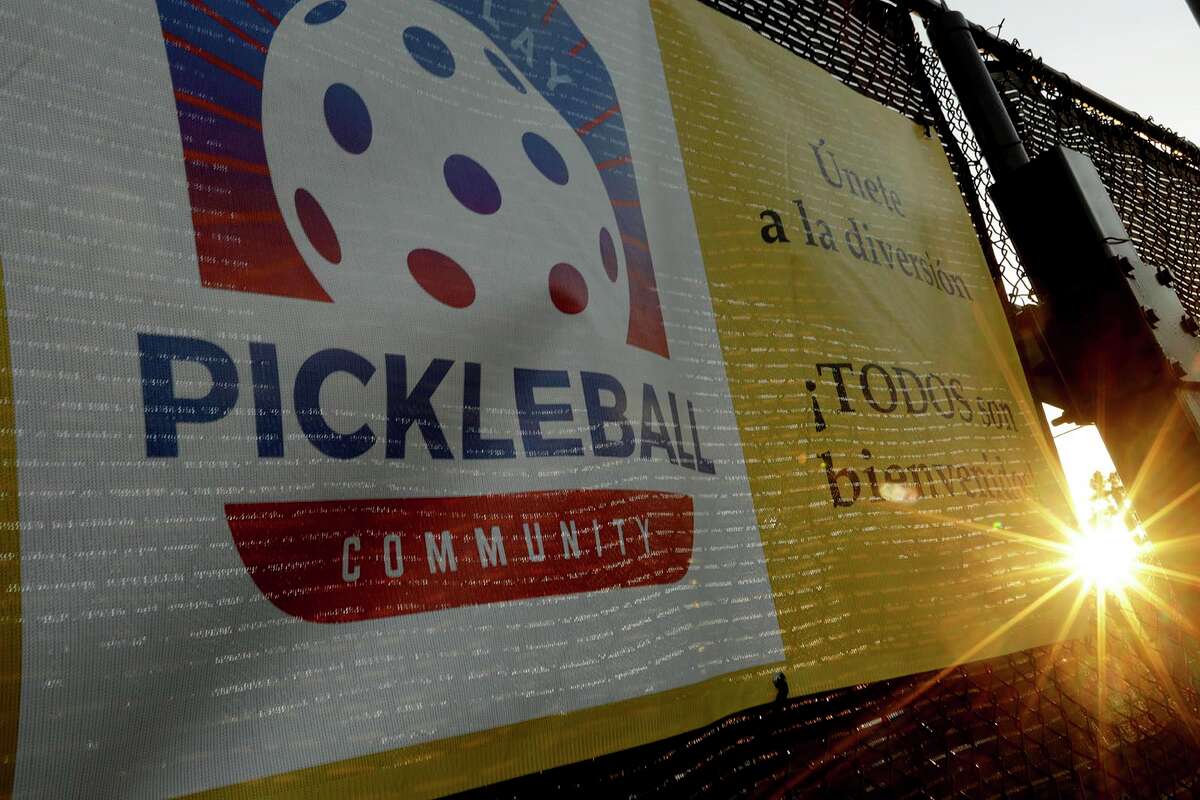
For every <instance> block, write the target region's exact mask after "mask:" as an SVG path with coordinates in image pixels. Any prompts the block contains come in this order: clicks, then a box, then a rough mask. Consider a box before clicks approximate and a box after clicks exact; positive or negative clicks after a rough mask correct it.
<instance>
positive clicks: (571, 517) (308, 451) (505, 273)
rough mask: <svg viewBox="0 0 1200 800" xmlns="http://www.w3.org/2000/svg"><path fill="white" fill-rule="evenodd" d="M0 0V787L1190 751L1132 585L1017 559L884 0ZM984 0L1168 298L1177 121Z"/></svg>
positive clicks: (159, 792)
mask: <svg viewBox="0 0 1200 800" xmlns="http://www.w3.org/2000/svg"><path fill="white" fill-rule="evenodd" d="M0 22H2V24H0V266H2V270H3V294H2V295H0V309H2V312H3V325H2V326H0V452H2V454H3V455H2V457H0V499H2V500H3V502H0V522H2V524H0V531H2V532H0V541H2V542H3V547H0V553H2V555H3V557H2V558H0V574H2V576H3V578H4V581H5V584H6V586H7V587H8V590H7V591H6V592H5V593H4V595H3V598H4V599H3V600H0V603H2V613H0V626H2V627H0V630H2V631H3V633H2V634H0V636H2V638H3V641H2V642H0V649H2V651H3V656H2V657H0V759H2V760H0V794H8V793H10V792H11V793H12V794H13V795H14V796H20V797H43V796H46V797H49V796H83V795H87V796H112V797H160V796H196V797H207V798H243V797H245V798H249V797H256V798H257V797H271V796H275V797H313V798H320V797H332V796H339V797H340V796H347V797H356V796H364V797H367V796H370V797H390V796H403V797H414V798H419V797H433V796H442V795H447V794H452V793H455V792H458V793H463V794H464V796H478V797H492V796H505V797H541V796H545V795H547V794H555V795H557V794H562V793H566V792H571V793H575V794H583V795H600V796H629V797H641V796H652V795H653V796H719V797H723V796H780V797H782V796H804V795H809V794H818V795H827V796H837V797H848V796H866V795H871V796H875V797H880V796H888V797H890V796H897V797H906V796H908V797H918V796H919V797H926V796H935V797H949V796H970V797H976V796H986V797H999V796H1047V797H1057V796H1075V795H1079V794H1087V795H1105V796H1146V795H1151V796H1179V795H1184V794H1187V793H1188V792H1190V791H1192V789H1193V787H1194V784H1195V783H1196V782H1197V781H1198V780H1200V779H1198V777H1197V776H1198V775H1200V767H1198V766H1197V763H1198V759H1197V758H1196V756H1197V755H1200V738H1198V737H1200V729H1197V727H1196V725H1195V715H1196V712H1197V711H1198V710H1200V699H1198V695H1197V688H1198V687H1200V684H1198V681H1200V669H1198V667H1200V661H1198V660H1197V658H1198V655H1200V654H1198V652H1197V650H1196V647H1195V642H1196V639H1195V638H1194V636H1193V634H1194V629H1192V628H1191V624H1190V622H1189V621H1188V620H1184V619H1180V618H1178V616H1177V615H1172V613H1171V612H1170V608H1171V605H1170V603H1169V601H1170V599H1171V596H1172V592H1175V591H1178V589H1177V588H1176V587H1175V586H1173V585H1168V584H1165V583H1162V582H1158V581H1149V580H1147V586H1146V595H1144V596H1149V597H1154V598H1155V599H1158V600H1161V599H1165V600H1166V601H1168V602H1167V603H1166V605H1162V604H1161V603H1159V604H1154V603H1148V602H1145V600H1144V599H1143V597H1144V596H1143V595H1139V596H1138V597H1134V598H1132V599H1131V598H1125V597H1123V599H1122V601H1121V602H1120V603H1117V602H1116V601H1113V600H1110V601H1105V600H1104V599H1103V595H1102V594H1101V595H1100V596H1099V599H1098V598H1097V596H1096V595H1095V594H1094V593H1092V592H1090V591H1088V587H1087V586H1086V585H1084V584H1083V583H1081V581H1080V580H1079V579H1078V576H1077V574H1075V573H1074V572H1073V567H1072V566H1071V565H1070V563H1069V562H1067V561H1066V560H1064V559H1063V557H1062V555H1063V551H1064V550H1065V547H1064V542H1065V537H1068V536H1069V535H1070V532H1069V530H1068V526H1069V524H1070V521H1071V512H1070V510H1069V505H1068V501H1067V496H1066V492H1065V489H1064V481H1063V478H1062V474H1061V469H1060V467H1059V465H1058V463H1057V461H1056V458H1055V456H1054V455H1053V446H1052V443H1051V442H1050V441H1049V439H1048V437H1047V435H1046V431H1045V425H1044V423H1043V422H1042V417H1041V412H1040V410H1039V406H1038V404H1037V402H1036V401H1035V399H1034V397H1033V396H1032V395H1031V393H1030V391H1029V388H1028V386H1027V384H1026V381H1025V378H1024V375H1023V373H1022V368H1021V363H1020V360H1019V357H1018V353H1017V350H1016V347H1015V346H1014V341H1013V338H1012V334H1011V331H1010V329H1009V322H1010V315H1011V312H1012V310H1013V307H1014V306H1018V305H1021V304H1024V303H1027V302H1032V301H1034V300H1036V298H1033V297H1031V296H1030V291H1029V288H1028V286H1029V284H1028V281H1027V280H1026V279H1025V278H1024V276H1023V274H1022V271H1021V265H1020V263H1019V261H1018V260H1017V258H1016V256H1015V254H1014V253H1013V251H1012V248H1011V247H1010V246H1009V244H1008V241H1007V237H1006V235H1005V233H1004V231H1003V229H1002V226H1000V225H999V223H998V221H997V219H996V217H995V212H994V209H993V208H992V206H991V204H990V203H989V202H988V201H987V200H986V188H987V185H988V182H989V176H988V174H987V170H986V167H985V166H984V165H983V164H982V162H981V159H980V158H979V155H978V149H977V148H976V147H975V146H974V143H973V139H972V138H971V137H970V135H969V131H967V128H966V125H965V123H964V121H963V118H962V115H961V113H960V112H959V111H958V109H957V106H956V104H955V102H954V98H953V97H952V95H951V93H950V91H949V89H948V84H947V81H946V79H945V76H944V73H943V72H942V71H941V68H940V66H939V64H938V61H937V59H936V57H934V55H933V54H932V53H931V52H930V51H929V50H928V49H927V48H925V47H924V46H923V45H922V44H921V40H920V38H919V36H918V33H917V30H916V29H915V27H914V22H913V17H912V16H911V15H910V13H909V11H908V10H906V9H904V8H900V7H897V6H895V5H892V4H891V3H889V2H883V0H745V1H744V2H733V1H732V0H713V1H712V2H707V1H706V2H698V1H697V0H415V1H414V2H407V3H403V4H397V3H394V2H391V0H133V1H132V2H130V1H129V0H103V1H102V2H97V3H87V4H56V3H50V2H44V0H13V1H12V2H9V3H6V4H5V7H4V8H2V9H0ZM989 46H990V47H991V50H994V51H995V52H991V50H989V52H988V56H989V58H991V59H992V63H993V65H994V71H995V75H996V78H997V81H998V82H999V85H1000V86H1001V89H1002V91H1003V93H1004V97H1005V99H1006V102H1007V103H1008V104H1009V106H1010V108H1011V111H1012V114H1013V116H1014V118H1015V119H1016V120H1017V124H1018V127H1019V128H1020V129H1021V131H1022V135H1023V136H1024V137H1026V139H1027V140H1028V142H1029V145H1030V148H1031V150H1032V151H1034V152H1038V151H1041V150H1044V149H1046V148H1048V147H1050V146H1052V145H1054V144H1067V145H1069V146H1072V147H1075V148H1077V149H1080V150H1082V151H1084V152H1086V153H1088V154H1089V155H1091V156H1092V158H1093V159H1094V160H1095V161H1096V163H1097V165H1098V166H1099V168H1100V172H1101V175H1102V176H1103V178H1104V180H1105V181H1106V182H1109V184H1110V187H1111V190H1112V192H1113V195H1114V199H1115V200H1116V203H1117V206H1118V208H1119V210H1120V212H1121V213H1122V215H1123V216H1125V218H1126V220H1125V221H1126V223H1127V225H1128V227H1129V230H1130V232H1131V235H1132V236H1133V237H1134V238H1135V239H1136V242H1137V245H1138V247H1139V250H1140V252H1142V253H1143V255H1144V256H1145V258H1146V260H1147V261H1148V262H1151V263H1153V264H1155V265H1163V266H1167V267H1169V268H1170V269H1171V270H1172V272H1173V273H1174V274H1175V275H1176V276H1177V278H1178V286H1179V291H1180V294H1181V297H1182V298H1183V300H1184V304H1185V305H1186V306H1187V307H1188V308H1189V309H1193V310H1200V309H1197V305H1198V304H1200V273H1197V272H1196V270H1197V268H1200V263H1197V262H1196V249H1197V248H1196V246H1197V244H1198V242H1197V236H1196V232H1195V226H1196V224H1197V222H1198V221H1200V220H1198V218H1197V217H1196V213H1197V212H1196V211H1195V209H1194V205H1193V204H1192V203H1191V202H1190V196H1191V194H1192V193H1193V189H1194V188H1195V179H1196V174H1197V173H1196V166H1197V161H1196V157H1197V151H1196V149H1195V148H1194V147H1191V146H1190V145H1188V144H1187V143H1186V142H1182V141H1180V140H1178V139H1177V138H1175V137H1172V136H1171V135H1170V134H1169V133H1168V132H1165V131H1161V130H1159V129H1157V128H1155V127H1153V126H1152V125H1150V124H1149V123H1145V122H1144V121H1139V120H1137V119H1136V118H1133V117H1131V116H1128V115H1123V114H1121V113H1116V112H1114V111H1113V110H1112V109H1098V108H1096V107H1094V104H1089V103H1088V102H1087V101H1086V98H1083V97H1082V96H1078V97H1077V96H1076V95H1075V94H1073V92H1074V91H1075V90H1076V89H1078V87H1076V86H1075V85H1074V84H1072V83H1070V82H1069V81H1065V80H1063V79H1062V76H1058V75H1057V73H1053V72H1051V71H1047V70H1045V69H1044V68H1041V67H1040V65H1039V64H1038V63H1037V62H1035V61H1033V60H1032V59H1030V58H1029V57H1028V56H1027V55H1026V54H1023V53H1021V52H1020V51H1019V50H1017V49H1016V48H1012V47H1011V46H1008V45H1006V44H1005V43H1002V42H998V41H996V42H991V41H990V40H989ZM998 289H999V290H1000V291H997V290H998ZM1056 548H1057V549H1056Z"/></svg>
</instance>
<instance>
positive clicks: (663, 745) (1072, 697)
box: [475, 0, 1200, 798]
mask: <svg viewBox="0 0 1200 800" xmlns="http://www.w3.org/2000/svg"><path fill="white" fill-rule="evenodd" d="M704 2H706V3H707V4H708V5H710V6H713V7H714V8H717V9H719V10H720V11H722V12H724V13H726V14H729V15H730V16H733V17H735V18H737V19H739V20H742V21H743V22H745V23H746V24H748V25H749V26H750V27H752V28H753V29H754V30H755V31H757V32H759V33H761V34H762V35H764V36H766V37H767V38H770V39H772V40H773V41H775V42H776V43H778V44H780V45H782V46H783V47H786V48H788V49H789V50H791V51H792V52H794V53H796V55H797V56H799V57H801V58H805V59H808V60H809V61H811V62H813V63H815V64H817V65H818V66H820V67H822V68H824V69H825V70H826V71H828V72H829V73H831V74H832V75H834V76H835V77H837V78H838V79H839V80H841V81H842V82H844V83H845V84H847V85H849V86H850V87H852V88H854V89H855V90H857V91H859V92H861V93H862V94H864V95H866V96H868V97H870V98H872V99H875V100H877V101H879V102H881V103H884V104H885V105H887V106H890V107H891V108H894V109H896V110H897V111H899V112H900V113H902V114H904V115H905V116H907V117H909V118H910V119H912V120H914V121H916V122H917V123H919V124H922V125H926V126H929V127H930V128H931V130H936V132H937V133H938V134H939V135H940V136H941V138H942V142H943V144H944V145H945V147H946V151H947V156H948V158H949V159H950V162H951V165H952V167H953V169H954V171H955V174H956V175H957V177H958V180H959V186H960V188H961V190H962V193H963V199H964V203H965V204H966V207H967V210H968V212H969V213H970V215H971V218H972V221H973V222H974V224H975V227H976V230H977V232H978V233H979V236H980V240H981V243H982V244H983V249H984V252H985V255H986V257H987V258H988V260H989V263H990V264H991V266H992V268H993V271H994V274H995V275H996V276H997V279H998V286H1000V287H1001V288H1002V290H1003V291H1004V293H1005V294H1006V295H1007V297H1008V299H1009V300H1010V301H1011V302H1012V303H1013V304H1014V305H1024V304H1028V303H1030V302H1034V301H1035V299H1036V298H1034V297H1033V296H1032V290H1031V287H1030V284H1029V281H1028V279H1027V277H1026V276H1025V274H1024V271H1023V269H1022V266H1021V264H1020V260H1019V258H1018V256H1017V254H1016V252H1015V251H1014V249H1013V248H1012V246H1011V244H1010V243H1009V240H1008V237H1007V235H1006V233H1005V232H1004V229H1003V225H1002V224H1001V222H1000V220H999V218H998V217H997V215H996V213H995V210H994V209H993V208H992V207H991V204H990V202H989V201H988V200H987V188H988V187H989V186H990V184H991V176H990V173H989V171H988V169H987V166H986V164H985V163H983V159H982V155H981V153H980V151H979V148H978V146H977V145H976V144H975V141H974V138H973V137H972V136H971V135H970V131H969V129H968V127H967V124H966V121H965V119H964V117H963V116H962V114H961V111H960V110H959V108H958V105H957V103H956V102H955V100H954V97H953V93H952V91H951V89H950V87H949V82H948V81H947V79H946V77H945V74H944V72H943V71H942V69H941V67H940V64H939V62H938V60H937V57H936V56H935V55H934V54H933V52H932V51H931V50H930V49H929V48H928V47H926V46H924V45H923V44H922V42H921V40H920V38H919V36H918V34H917V31H916V29H915V26H914V24H913V20H912V17H911V16H910V14H909V12H908V11H907V9H905V8H902V7H898V6H896V5H893V4H891V3H887V2H883V1H882V0H704ZM980 44H981V48H982V49H983V50H984V51H985V56H986V57H987V58H988V59H989V60H990V63H991V65H992V69H993V74H994V76H995V77H996V80H997V82H998V85H999V86H1000V89H1001V92H1002V95H1003V97H1004V98H1005V101H1006V103H1007V105H1008V107H1009V109H1010V113H1011V114H1012V115H1013V117H1014V120H1015V121H1016V124H1017V128H1018V130H1019V131H1020V133H1021V136H1022V138H1023V139H1024V140H1025V143H1026V147H1027V148H1028V150H1029V152H1030V155H1032V156H1036V155H1037V154H1039V153H1041V152H1044V151H1045V150H1047V149H1048V148H1050V147H1052V146H1054V145H1057V144H1063V145H1066V146H1068V147H1071V148H1073V149H1076V150H1079V151H1081V152H1083V153H1085V154H1087V155H1088V156H1090V157H1091V158H1092V160H1093V161H1094V162H1095V163H1096V166H1097V168H1098V170H1099V172H1100V175H1101V177H1102V178H1103V179H1104V181H1105V183H1106V185H1107V187H1108V189H1109V192H1110V193H1111V195H1112V197H1113V200H1114V202H1115V204H1116V207H1117V209H1118V211H1119V212H1120V214H1121V216H1122V219H1123V220H1124V222H1125V225H1126V227H1127V229H1128V230H1129V233H1130V236H1131V237H1132V239H1133V240H1134V242H1135V243H1136V245H1137V247H1138V250H1139V252H1140V254H1141V256H1142V258H1143V260H1144V261H1146V262H1147V263H1148V264H1152V265H1155V266H1165V267H1168V268H1169V269H1170V270H1171V271H1172V273H1173V274H1174V275H1175V277H1176V286H1177V288H1178V291H1179V293H1180V297H1181V299H1182V301H1183V304H1184V306H1185V307H1186V308H1187V309H1188V310H1189V311H1190V312H1192V313H1197V312H1200V208H1197V206H1196V204H1195V203H1194V202H1193V198H1195V197H1196V196H1198V195H1200V149H1197V148H1196V147H1195V146H1194V145H1192V144H1190V143H1188V142H1186V141H1184V140H1182V139H1181V138H1179V137H1178V136H1175V135H1174V134H1172V133H1171V132H1169V131H1167V130H1165V129H1163V128H1161V127H1159V126H1157V125H1155V124H1153V123H1152V122H1150V121H1148V120H1143V119H1141V118H1140V117H1137V116H1136V115H1134V114H1132V113H1129V112H1127V111H1125V110H1124V109H1120V108H1119V107H1116V106H1114V105H1112V104H1111V103H1107V102H1105V101H1103V99H1102V98H1098V97H1096V96H1095V95H1093V94H1092V93H1090V92H1088V91H1087V90H1086V89H1084V88H1083V87H1082V86H1079V85H1078V84H1076V83H1074V82H1073V81H1071V80H1070V79H1069V78H1067V77H1066V76H1064V75H1062V74H1060V73H1057V72H1055V71H1054V70H1052V69H1049V68H1048V67H1046V66H1045V65H1043V64H1042V63H1041V62H1040V61H1039V60H1038V59H1036V58H1035V57H1033V56H1032V55H1031V54H1029V53H1027V52H1025V51H1023V50H1021V49H1020V48H1018V47H1017V46H1015V45H1012V44H1010V43H1006V42H1003V41H1001V40H999V39H996V38H995V37H991V36H984V37H982V38H981V39H980ZM1156 591H1157V592H1158V593H1159V595H1160V597H1162V596H1169V595H1170V594H1171V593H1172V592H1173V591H1176V590H1175V589H1173V588H1172V587H1170V586H1166V585H1163V586H1159V587H1156ZM1095 605H1096V604H1095V600H1094V598H1085V599H1084V605H1083V612H1084V613H1085V614H1089V615H1090V616H1091V618H1092V619H1093V620H1095V619H1097V617H1098V618H1099V620H1100V621H1101V622H1102V623H1103V628H1101V627H1100V626H1099V625H1098V626H1096V627H1093V628H1092V630H1093V631H1094V633H1093V635H1091V636H1089V637H1087V638H1085V639H1082V640H1072V641H1068V642H1065V643H1063V644H1061V645H1058V646H1052V647H1045V648H1039V649H1036V650H1032V651H1026V652H1022V653H1016V654H1013V655H1010V656H1005V657H1002V658H997V659H992V660H989V661H983V662H977V663H971V664H965V665H960V666H956V667H954V668H952V669H949V670H946V671H944V672H943V673H939V674H936V675H918V676H911V677H907V678H900V679H896V680H891V681H884V682H881V683H877V684H871V685H866V686H856V687H850V688H846V689H840V690H837V691H832V692H826V693H823V694H817V695H812V696H808V697H804V698H800V699H794V700H787V701H781V702H777V703H775V704H772V705H770V706H766V707H761V708H756V709H751V710H749V711H747V712H744V713H741V714H737V715H734V716H732V717H729V718H727V719H724V720H721V721H720V722H717V723H716V724H714V725H712V726H710V727H708V728H705V729H702V730H699V731H694V732H692V733H689V734H685V735H682V736H679V737H675V738H673V739H669V740H665V741H662V742H657V743H653V744H650V745H646V746H644V747H641V748H637V749H634V750H629V751H624V752H620V753H615V754H613V755H610V756H607V757H604V758H600V759H596V760H594V761H589V762H584V763H580V764H575V765H571V766H567V767H563V768H560V769H556V770H552V771H549V772H545V773H541V774H537V775H532V776H527V777H524V778H521V779H517V780H514V781H509V782H507V783H504V784H499V785H496V786H490V787H486V788H484V789H481V790H478V791H477V792H476V793H475V794H476V795H477V796H487V797H492V796H502V797H542V796H546V795H552V796H562V795H571V794H575V795H586V796H592V795H598V796H606V797H626V796H628V797H652V796H671V797H675V796H698V795H704V796H713V797H731V796H769V797H774V796H798V795H818V796H829V797H865V796H872V797H971V798H977V797H1073V796H1080V795H1085V796H1112V797H1181V796H1191V795H1192V794H1194V793H1200V738H1197V737H1198V736H1200V730H1198V729H1197V728H1196V726H1195V719H1196V715H1197V712H1200V694H1198V692H1197V689H1198V688H1200V669H1198V665H1200V659H1198V657H1197V653H1198V650H1197V647H1196V639H1195V638H1194V637H1193V636H1192V635H1191V634H1189V633H1188V632H1187V630H1186V629H1188V628H1190V624H1189V623H1188V622H1187V621H1186V620H1180V619H1173V618H1171V617H1170V616H1169V615H1166V614H1164V612H1163V611H1161V610H1158V609H1155V608H1152V607H1149V606H1147V607H1145V608H1142V607H1133V606H1130V607H1128V608H1126V609H1125V610H1123V611H1121V610H1119V609H1118V608H1117V605H1119V604H1117V603H1116V602H1115V601H1113V600H1110V601H1109V602H1108V603H1106V604H1105V605H1106V606H1107V614H1105V613H1104V611H1105V609H1104V608H1103V607H1102V608H1101V609H1097V608H1096V607H1095ZM1098 612H1099V613H1098Z"/></svg>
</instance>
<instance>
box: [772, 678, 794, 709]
mask: <svg viewBox="0 0 1200 800" xmlns="http://www.w3.org/2000/svg"><path fill="white" fill-rule="evenodd" d="M771 683H772V685H774V687H775V702H776V703H781V702H783V701H784V700H787V698H788V692H789V691H790V689H789V688H788V682H787V676H786V675H784V674H783V673H782V672H776V673H775V677H774V678H773V679H772V680H771Z"/></svg>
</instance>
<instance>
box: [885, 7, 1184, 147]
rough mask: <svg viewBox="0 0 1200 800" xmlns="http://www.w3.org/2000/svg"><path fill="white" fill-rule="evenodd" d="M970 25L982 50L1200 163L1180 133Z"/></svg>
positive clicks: (933, 13)
mask: <svg viewBox="0 0 1200 800" xmlns="http://www.w3.org/2000/svg"><path fill="white" fill-rule="evenodd" d="M892 2H895V3H896V4H897V5H900V6H903V7H905V8H907V9H908V10H909V11H911V12H913V13H915V14H917V15H919V16H920V17H922V18H923V19H927V20H929V19H934V18H936V17H937V16H938V15H940V14H942V13H944V12H946V11H948V10H950V9H948V8H947V7H946V6H944V5H943V4H942V3H941V2H939V0H892ZM968 24H969V25H970V26H971V33H972V35H973V36H974V38H975V43H976V44H977V45H979V47H980V49H982V50H984V51H986V52H989V53H992V54H993V55H996V56H999V57H1001V58H1003V59H1004V60H1005V61H1007V62H1008V63H1011V64H1019V65H1020V66H1022V67H1023V68H1025V69H1027V70H1029V72H1030V73H1031V74H1033V75H1034V76H1036V77H1037V78H1038V79H1040V80H1042V81H1045V82H1046V83H1048V84H1050V85H1052V86H1054V87H1055V88H1057V89H1059V90H1060V91H1063V92H1064V93H1065V94H1067V95H1068V96H1070V97H1073V98H1076V99H1077V100H1079V101H1080V102H1082V103H1085V104H1087V105H1088V106H1091V107H1092V108H1093V109H1095V110H1096V111H1099V112H1100V113H1102V114H1105V115H1107V116H1109V117H1111V118H1112V119H1114V120H1116V121H1117V122H1120V123H1121V124H1123V125H1126V126H1127V127H1129V128H1130V129H1131V130H1134V131H1136V132H1138V133H1139V134H1141V135H1142V136H1144V137H1146V138H1148V139H1151V140H1153V141H1154V142H1157V143H1158V144H1160V145H1163V146H1165V147H1167V148H1168V149H1170V150H1174V151H1176V152H1177V153H1179V154H1180V155H1183V156H1185V157H1187V158H1188V159H1190V160H1193V161H1200V147H1198V146H1197V145H1195V144H1194V143H1192V142H1191V141H1189V140H1188V139H1185V138H1184V137H1183V136H1181V135H1179V134H1178V133H1176V132H1174V131H1172V130H1170V129H1169V128H1165V127H1163V126H1162V125H1160V124H1158V123H1157V122H1154V121H1153V120H1151V119H1147V118H1146V117H1143V116H1142V115H1141V114H1138V113H1137V112H1135V111H1130V110H1129V109H1128V108H1126V107H1125V106H1123V105H1121V104H1120V103H1118V102H1116V101H1115V100H1110V99H1109V98H1107V97H1105V96H1104V95H1102V94H1100V93H1099V92H1096V91H1095V90H1093V89H1089V88H1088V87H1087V86H1084V85H1083V84H1081V83H1079V82H1078V81H1076V80H1074V79H1073V78H1072V77H1071V76H1069V75H1067V74H1066V73H1065V72H1061V71H1059V70H1057V69H1054V68H1053V67H1051V66H1049V65H1047V64H1046V63H1045V62H1044V61H1042V60H1041V59H1039V58H1035V57H1034V56H1033V54H1032V53H1029V52H1027V51H1025V50H1022V49H1021V48H1020V47H1019V46H1017V45H1016V44H1015V43H1013V42H1010V41H1008V40H1006V39H1002V38H1000V37H999V36H997V35H996V34H994V33H992V32H991V31H989V30H987V29H986V28H984V27H983V26H981V25H979V24H977V23H975V22H968Z"/></svg>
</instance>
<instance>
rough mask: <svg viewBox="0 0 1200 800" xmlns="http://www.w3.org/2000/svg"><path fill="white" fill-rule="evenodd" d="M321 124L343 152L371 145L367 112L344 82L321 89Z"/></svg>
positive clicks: (361, 150) (361, 101)
mask: <svg viewBox="0 0 1200 800" xmlns="http://www.w3.org/2000/svg"><path fill="white" fill-rule="evenodd" d="M325 124H326V126H328V127H329V133H330V134H331V135H332V136H333V140H334V141H335V142H337V143H338V145H339V146H340V147H341V148H342V149H343V150H345V151H346V152H347V153H352V154H354V155H359V154H360V153H365V152H366V150H367V148H368V147H370V146H371V112H370V111H368V110H367V104H366V103H364V102H363V99H362V97H360V96H359V94H358V92H356V91H354V90H353V89H351V88H350V87H349V86H347V85H346V84H344V83H335V84H333V85H332V86H330V87H329V88H328V89H326V90H325Z"/></svg>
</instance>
